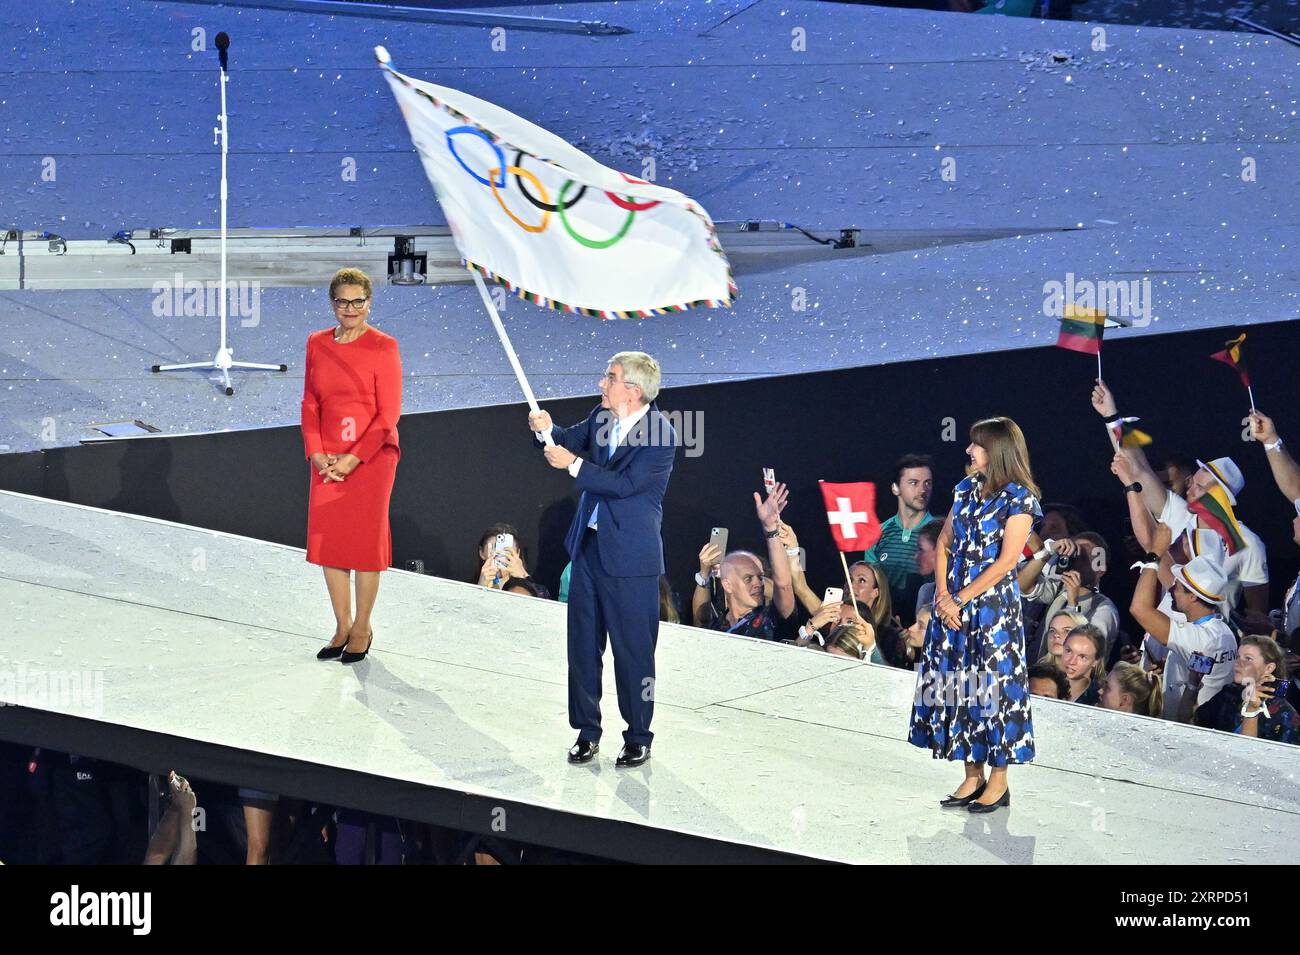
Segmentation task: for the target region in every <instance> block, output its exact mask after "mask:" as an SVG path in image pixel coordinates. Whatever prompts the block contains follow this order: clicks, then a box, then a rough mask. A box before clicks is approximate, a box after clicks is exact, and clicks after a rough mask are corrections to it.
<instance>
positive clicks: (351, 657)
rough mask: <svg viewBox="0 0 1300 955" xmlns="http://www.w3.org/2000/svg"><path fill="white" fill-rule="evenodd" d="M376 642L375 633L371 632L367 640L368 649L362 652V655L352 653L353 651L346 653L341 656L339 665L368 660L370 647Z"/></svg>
mask: <svg viewBox="0 0 1300 955" xmlns="http://www.w3.org/2000/svg"><path fill="white" fill-rule="evenodd" d="M374 642H375V631H373V630H371V631H370V636H369V637H368V638H367V639H366V648H365V649H364V650H362V651H361V652H360V653H352V652H351V651H344V652H343V653H342V654H340V656H339V663H356V662H358V661H360V660H364V659H365V658H366V654H367V653H369V652H370V645H371V644H372V643H374ZM344 646H347V644H346V643H345V644H344Z"/></svg>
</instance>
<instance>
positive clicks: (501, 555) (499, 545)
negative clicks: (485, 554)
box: [492, 534, 515, 567]
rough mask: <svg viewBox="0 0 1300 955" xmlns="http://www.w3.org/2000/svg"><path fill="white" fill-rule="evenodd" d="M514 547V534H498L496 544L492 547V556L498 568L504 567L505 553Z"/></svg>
mask: <svg viewBox="0 0 1300 955" xmlns="http://www.w3.org/2000/svg"><path fill="white" fill-rule="evenodd" d="M514 546H515V535H514V534H498V535H497V540H496V543H495V544H493V545H492V554H493V557H494V558H495V560H496V565H497V566H498V567H504V566H505V565H506V551H508V550H509V549H510V548H512V547H514Z"/></svg>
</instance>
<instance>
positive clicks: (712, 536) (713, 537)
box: [709, 527, 727, 577]
mask: <svg viewBox="0 0 1300 955" xmlns="http://www.w3.org/2000/svg"><path fill="white" fill-rule="evenodd" d="M709 543H710V544H713V545H714V546H715V547H717V548H718V553H719V554H721V555H722V556H723V557H726V556H727V529H726V528H725V527H715V528H713V530H711V531H709ZM721 570H722V564H721V563H718V564H715V565H714V567H713V570H712V571H711V573H712V575H713V576H714V577H717V576H718V575H719V574H720V573H721Z"/></svg>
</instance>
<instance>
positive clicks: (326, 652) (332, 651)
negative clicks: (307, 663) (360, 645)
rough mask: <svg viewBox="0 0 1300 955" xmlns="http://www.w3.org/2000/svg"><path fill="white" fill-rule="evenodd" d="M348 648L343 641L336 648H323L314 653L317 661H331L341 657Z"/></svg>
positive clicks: (346, 643)
mask: <svg viewBox="0 0 1300 955" xmlns="http://www.w3.org/2000/svg"><path fill="white" fill-rule="evenodd" d="M347 648H348V642H347V641H346V640H344V641H343V642H342V643H340V644H339V645H338V646H337V647H330V646H324V647H321V648H320V650H318V651H317V652H316V659H317V660H333V659H336V658H337V657H341V656H343V651H344V650H346V649H347Z"/></svg>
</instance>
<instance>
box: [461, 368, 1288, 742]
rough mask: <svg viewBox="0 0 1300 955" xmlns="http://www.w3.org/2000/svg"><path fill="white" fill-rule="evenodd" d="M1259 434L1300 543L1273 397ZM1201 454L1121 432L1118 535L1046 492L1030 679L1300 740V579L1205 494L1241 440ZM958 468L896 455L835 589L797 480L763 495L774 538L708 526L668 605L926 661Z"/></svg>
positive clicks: (685, 614)
mask: <svg viewBox="0 0 1300 955" xmlns="http://www.w3.org/2000/svg"><path fill="white" fill-rule="evenodd" d="M1092 407H1093V409H1094V410H1095V411H1096V412H1097V414H1098V415H1099V416H1100V418H1101V419H1102V421H1103V422H1104V423H1105V424H1106V426H1107V427H1108V428H1110V427H1111V426H1113V425H1114V424H1115V423H1116V422H1118V421H1119V420H1120V417H1121V416H1120V414H1119V410H1118V408H1117V406H1116V402H1115V398H1114V396H1113V395H1112V393H1111V392H1110V390H1109V388H1107V386H1106V385H1105V384H1104V383H1102V382H1098V383H1097V385H1096V388H1095V389H1094V391H1093V395H1092ZM1121 430H1122V429H1117V430H1116V431H1115V432H1114V433H1116V434H1119V433H1121ZM1250 438H1251V439H1252V443H1253V447H1251V449H1250V453H1260V454H1263V455H1265V456H1266V458H1267V460H1268V463H1269V465H1270V468H1271V471H1272V474H1273V477H1274V480H1275V483H1276V484H1277V488H1278V490H1279V491H1280V492H1281V494H1282V496H1283V497H1284V498H1285V499H1286V500H1287V501H1288V502H1290V504H1291V507H1292V508H1293V509H1294V511H1295V515H1296V516H1295V517H1294V518H1293V522H1292V536H1293V539H1294V540H1295V542H1296V544H1297V546H1300V466H1297V464H1296V462H1295V460H1294V459H1293V458H1292V457H1291V455H1290V452H1289V450H1288V449H1287V448H1286V447H1285V446H1284V445H1283V443H1282V441H1281V439H1280V438H1278V436H1277V432H1276V429H1275V426H1274V424H1273V421H1272V419H1270V418H1269V417H1268V416H1267V415H1265V414H1263V413H1262V412H1258V411H1254V412H1252V413H1251V416H1250ZM1216 443H1222V442H1216ZM1256 449H1259V450H1258V451H1257V450H1256ZM1198 450H1200V449H1198ZM1200 453H1201V454H1203V455H1204V457H1196V456H1189V455H1185V454H1181V453H1176V452H1174V453H1167V454H1165V455H1163V456H1162V457H1161V458H1160V459H1159V460H1158V461H1157V462H1155V463H1153V462H1152V461H1151V460H1149V459H1148V458H1147V456H1146V454H1145V453H1144V452H1143V450H1142V449H1141V448H1140V447H1122V448H1117V450H1116V452H1115V454H1114V457H1113V459H1112V460H1111V462H1110V469H1111V471H1112V473H1113V474H1114V476H1115V478H1116V479H1117V484H1116V485H1114V486H1113V488H1112V489H1111V491H1110V492H1109V493H1110V495H1111V496H1112V499H1113V501H1114V506H1115V510H1116V511H1118V512H1122V513H1124V514H1126V515H1127V520H1126V521H1125V524H1126V527H1127V533H1126V534H1125V539H1124V540H1123V541H1122V542H1121V546H1119V547H1118V548H1116V547H1113V546H1112V545H1111V543H1110V542H1108V541H1107V540H1106V538H1105V537H1103V536H1102V534H1100V533H1099V532H1098V531H1096V530H1095V529H1093V528H1092V527H1090V526H1089V523H1088V520H1087V518H1086V517H1085V516H1084V514H1083V512H1082V511H1081V510H1080V509H1079V508H1077V507H1074V506H1072V505H1070V504H1067V503H1050V502H1049V503H1047V504H1045V505H1044V506H1043V517H1042V520H1041V521H1040V522H1039V524H1038V526H1037V527H1036V528H1035V531H1034V533H1033V534H1032V535H1031V536H1030V539H1029V544H1028V545H1027V546H1026V548H1025V553H1024V555H1023V559H1022V560H1021V562H1020V565H1019V567H1018V569H1017V578H1018V583H1019V586H1020V590H1021V599H1022V607H1023V611H1024V621H1025V625H1024V626H1025V649H1026V655H1027V658H1028V659H1029V660H1031V661H1034V662H1033V664H1032V666H1031V670H1030V683H1031V691H1032V692H1033V693H1034V694H1036V695H1038V696H1044V697H1053V698H1057V699H1061V700H1067V701H1070V702H1073V703H1077V704H1080V705H1084V706H1097V707H1101V708H1104V709H1108V710H1115V711H1120V712H1125V713H1131V714H1137V715H1141V716H1146V717H1152V718H1157V719H1166V720H1174V721H1179V722H1186V723H1195V724H1197V725H1200V726H1205V727H1210V728H1214V729H1218V730H1222V731H1225V732H1232V733H1237V734H1240V735H1246V736H1265V737H1267V738H1270V739H1275V740H1281V741H1284V742H1290V743H1300V718H1298V717H1297V712H1296V704H1297V703H1298V702H1300V696H1298V695H1297V691H1296V688H1295V687H1294V685H1293V683H1292V681H1291V680H1290V679H1289V676H1288V674H1290V673H1292V672H1294V671H1295V669H1296V667H1297V665H1300V656H1297V653H1298V651H1300V595H1298V594H1297V589H1298V588H1297V586H1296V582H1293V581H1290V582H1288V584H1289V586H1287V587H1285V588H1279V590H1278V592H1277V594H1276V596H1277V597H1278V598H1279V599H1278V601H1276V602H1275V603H1274V605H1272V606H1270V578H1269V573H1268V556H1267V553H1266V550H1265V546H1264V543H1263V541H1262V540H1261V539H1260V537H1259V535H1257V534H1256V533H1255V532H1254V531H1252V530H1251V529H1250V528H1249V527H1247V526H1246V525H1245V524H1244V523H1242V522H1241V521H1240V519H1238V518H1236V516H1235V513H1233V514H1232V516H1231V521H1230V522H1231V523H1232V525H1233V526H1232V529H1231V530H1227V529H1225V528H1224V527H1223V526H1222V524H1221V522H1218V521H1217V519H1216V516H1215V515H1216V514H1217V513H1219V512H1216V511H1213V510H1208V509H1207V508H1206V506H1205V505H1206V503H1207V502H1208V501H1209V499H1210V498H1211V497H1214V498H1217V500H1218V501H1219V502H1220V503H1222V502H1223V501H1227V502H1229V505H1230V506H1231V507H1233V508H1235V506H1236V503H1237V501H1238V499H1239V497H1240V495H1241V494H1242V493H1243V491H1244V484H1245V482H1244V480H1243V479H1242V476H1241V471H1240V468H1239V467H1238V466H1237V464H1236V463H1235V462H1234V461H1233V459H1232V458H1231V457H1229V456H1221V457H1212V456H1211V455H1210V454H1209V451H1208V449H1207V450H1204V451H1200ZM961 477H962V475H957V474H950V475H936V474H935V467H934V464H933V461H932V458H931V457H930V456H928V455H925V454H908V455H905V456H904V457H902V458H901V459H899V460H898V462H897V463H896V464H895V466H894V468H893V470H892V472H891V474H890V480H889V483H888V487H889V491H890V493H891V495H892V497H893V504H894V508H895V512H894V513H892V514H890V515H888V517H886V516H885V515H884V514H881V515H880V516H881V518H882V520H881V522H880V536H879V539H878V540H877V541H876V543H875V544H874V545H873V546H872V547H871V548H870V549H869V550H867V551H865V552H864V553H862V554H860V555H855V556H856V557H857V559H855V560H853V561H852V562H851V563H849V564H848V578H847V579H845V578H844V577H843V576H842V575H841V576H840V578H839V579H838V580H831V581H818V582H817V583H818V584H825V585H827V586H826V589H823V590H819V589H818V587H816V586H814V585H813V583H811V582H810V581H809V579H808V574H807V563H808V562H807V560H806V559H805V558H806V552H805V550H804V548H803V547H802V546H801V543H800V537H799V535H798V533H796V529H795V528H794V527H792V526H790V524H788V523H787V522H786V521H784V520H783V519H782V512H783V510H784V508H785V505H786V503H787V500H788V496H789V491H788V489H787V488H786V487H785V486H784V485H777V486H776V487H775V488H774V489H772V490H770V491H769V492H768V493H767V494H766V495H762V496H760V495H758V494H755V495H754V526H753V530H752V538H753V539H754V540H756V541H757V540H762V541H764V546H762V547H760V548H756V549H754V550H745V549H739V548H737V549H730V550H728V551H727V552H725V553H723V552H722V551H721V550H720V549H719V547H718V545H717V544H716V543H714V542H713V538H710V541H709V542H708V543H705V544H704V546H703V547H701V549H700V551H699V556H698V571H697V572H696V574H695V578H694V580H693V581H692V582H691V585H690V594H691V596H690V598H689V599H688V600H683V601H682V602H681V603H682V606H681V608H680V609H679V608H678V605H677V601H676V598H675V593H676V592H677V591H675V589H674V588H673V587H672V586H671V584H670V583H669V581H668V580H667V578H663V579H661V581H660V592H661V595H662V598H663V599H662V601H661V610H662V614H661V616H662V619H664V620H669V621H672V622H677V621H678V619H681V620H682V621H684V622H687V623H690V624H693V625H694V626H696V627H699V628H702V629H706V630H712V631H715V632H719V633H725V634H729V635H732V636H737V637H747V638H753V639H759V640H769V641H777V642H782V643H786V644H789V645H791V646H795V647H802V648H806V649H809V650H813V651H817V652H823V653H831V654H836V655H842V656H850V657H855V658H857V659H860V660H864V661H869V662H871V663H875V664H879V665H882V666H891V667H897V668H902V669H912V668H914V667H915V665H916V661H917V658H918V656H919V655H920V652H921V648H922V647H923V646H924V643H925V640H926V634H927V630H928V628H929V627H930V624H931V618H932V616H933V607H932V604H933V600H934V567H935V548H936V547H937V546H938V541H939V532H940V530H941V528H942V526H943V522H944V518H945V514H946V512H945V508H944V507H939V508H937V509H934V510H932V508H931V502H932V501H933V500H935V499H936V497H935V489H936V488H946V487H951V486H953V485H955V484H956V483H957V481H958V480H960V478H961ZM1214 488H1218V490H1217V491H1213V492H1212V489H1214ZM1274 500H1276V499H1274ZM1282 509H1283V505H1281V503H1280V502H1279V503H1278V504H1277V506H1276V508H1270V509H1269V510H1270V511H1273V510H1276V511H1278V512H1279V519H1280V515H1281V513H1282V512H1283V510H1282ZM1286 513H1290V511H1289V510H1288V511H1287V512H1286ZM819 530H820V529H819ZM502 532H504V533H508V534H510V535H512V536H511V538H510V539H511V540H513V541H517V540H518V535H517V533H515V531H514V529H513V528H510V527H508V526H507V525H496V526H494V527H493V528H489V529H488V531H486V532H485V533H484V535H483V537H482V539H481V540H480V554H479V556H480V558H481V559H482V560H483V571H482V574H481V575H480V580H479V582H480V583H481V584H483V585H484V586H496V587H500V588H502V589H516V590H518V591H519V592H525V591H524V590H522V589H520V587H519V586H518V585H519V584H520V582H521V581H522V582H528V581H529V579H530V578H529V577H528V572H527V570H526V569H525V567H524V564H523V561H522V559H521V558H520V556H519V549H518V547H517V545H516V546H515V547H514V549H512V550H507V551H506V552H504V554H498V555H497V557H496V558H494V557H493V554H492V553H491V549H492V541H494V540H496V539H497V537H496V535H497V534H499V533H502ZM1234 534H1235V537H1234V536H1233V535H1234ZM747 536H748V535H747ZM818 539H824V540H828V541H829V535H825V534H819V535H818ZM827 547H828V548H830V547H831V545H830V544H829V543H828V544H827ZM503 562H504V563H503ZM503 568H504V569H503ZM1117 575H1120V576H1121V577H1122V576H1123V575H1131V582H1132V584H1133V597H1132V600H1131V601H1129V605H1128V606H1127V607H1124V608H1121V606H1119V605H1117V603H1116V601H1115V599H1112V597H1111V596H1110V595H1108V594H1107V593H1105V592H1103V581H1105V580H1107V579H1108V578H1112V577H1115V576H1117ZM512 582H513V585H514V586H512ZM1119 583H1120V584H1121V586H1120V587H1117V588H1115V590H1117V591H1120V592H1122V591H1123V590H1124V588H1123V586H1122V585H1123V583H1124V581H1122V580H1121V581H1120V582H1119ZM534 586H537V587H538V589H539V591H540V590H543V589H544V588H540V585H534ZM560 599H561V600H563V599H564V587H563V584H562V585H561V593H560Z"/></svg>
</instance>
